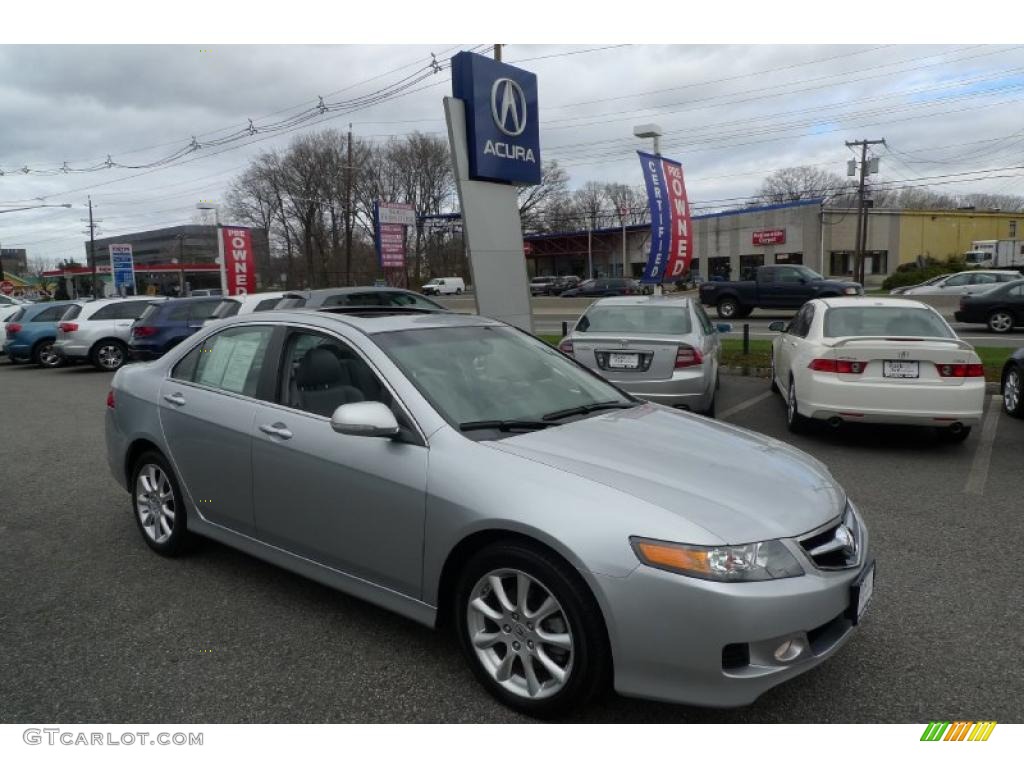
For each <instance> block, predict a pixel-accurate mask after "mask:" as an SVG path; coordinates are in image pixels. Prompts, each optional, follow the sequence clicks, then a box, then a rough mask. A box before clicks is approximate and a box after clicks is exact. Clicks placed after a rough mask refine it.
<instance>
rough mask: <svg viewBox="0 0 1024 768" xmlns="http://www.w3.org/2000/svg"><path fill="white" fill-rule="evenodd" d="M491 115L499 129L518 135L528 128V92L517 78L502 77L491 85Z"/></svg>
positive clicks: (507, 134) (508, 134) (509, 134)
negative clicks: (524, 90)
mask: <svg viewBox="0 0 1024 768" xmlns="http://www.w3.org/2000/svg"><path fill="white" fill-rule="evenodd" d="M491 115H492V116H493V117H494V124H495V125H497V126H498V130H499V131H501V132H502V133H504V134H505V135H506V136H518V135H519V134H521V133H522V132H523V131H525V130H526V94H524V93H523V89H522V87H521V86H520V85H519V83H517V82H516V81H515V80H512V79H511V78H508V77H501V78H498V79H497V80H495V81H494V85H493V86H491Z"/></svg>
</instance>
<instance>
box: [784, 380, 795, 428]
mask: <svg viewBox="0 0 1024 768" xmlns="http://www.w3.org/2000/svg"><path fill="white" fill-rule="evenodd" d="M786 420H787V421H788V422H789V423H790V424H792V423H794V422H795V421H796V386H795V385H794V384H793V382H792V381H791V382H789V393H788V397H786Z"/></svg>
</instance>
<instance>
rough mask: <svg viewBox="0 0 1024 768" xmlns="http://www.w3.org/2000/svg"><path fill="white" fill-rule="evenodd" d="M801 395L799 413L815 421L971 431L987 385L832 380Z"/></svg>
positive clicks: (820, 380)
mask: <svg viewBox="0 0 1024 768" xmlns="http://www.w3.org/2000/svg"><path fill="white" fill-rule="evenodd" d="M797 391H798V399H799V402H800V413H801V415H803V416H807V417H809V418H812V419H830V418H832V417H833V416H838V417H839V418H841V419H843V420H846V421H851V422H864V423H866V424H909V425H916V426H931V427H941V426H948V425H949V424H952V423H954V422H960V423H961V424H963V425H964V426H972V425H974V424H977V423H979V422H980V421H981V416H982V412H983V410H984V407H985V380H984V379H983V378H981V377H977V378H970V379H964V380H963V382H962V383H960V384H955V385H954V384H928V383H916V384H913V385H909V384H906V383H894V384H881V383H879V384H870V385H866V384H863V383H858V382H855V381H843V380H841V379H839V378H837V377H836V376H835V375H833V374H825V375H820V376H812V377H810V380H809V381H808V383H806V384H804V386H802V387H801V388H800V389H798V390H797Z"/></svg>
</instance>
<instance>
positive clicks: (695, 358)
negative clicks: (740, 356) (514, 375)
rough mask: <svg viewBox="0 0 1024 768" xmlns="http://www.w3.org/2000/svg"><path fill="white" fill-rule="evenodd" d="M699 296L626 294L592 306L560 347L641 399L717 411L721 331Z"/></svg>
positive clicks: (707, 412) (723, 326)
mask: <svg viewBox="0 0 1024 768" xmlns="http://www.w3.org/2000/svg"><path fill="white" fill-rule="evenodd" d="M730 329H731V326H730V325H729V324H728V323H720V324H718V325H715V324H714V323H712V322H711V320H710V318H709V317H708V316H707V313H706V312H705V311H704V307H702V306H701V305H700V302H696V301H690V299H688V298H683V297H676V296H621V297H615V298H607V299H599V300H597V301H595V302H594V303H593V304H591V305H590V306H589V307H587V311H586V312H584V313H583V315H582V316H581V317H580V319H579V320H577V321H576V325H575V326H573V329H572V331H571V332H570V333H569V335H568V336H566V337H565V338H564V339H562V341H561V342H560V343H559V345H558V348H559V349H560V350H561V351H562V352H564V353H565V354H567V355H569V357H572V358H573V359H575V360H577V361H578V362H580V363H582V364H583V365H585V366H587V367H588V368H592V369H593V370H595V371H597V372H598V373H599V374H600V375H601V376H603V377H604V378H606V379H607V380H608V381H611V382H613V383H614V384H616V385H617V386H619V387H621V388H622V389H625V390H626V391H627V392H630V393H632V394H634V395H636V396H637V397H639V398H640V399H642V400H650V401H652V402H655V403H660V404H661V405H669V406H672V407H673V408H685V409H687V410H691V411H697V412H698V413H702V414H704V415H705V416H714V415H715V393H716V391H717V389H718V364H719V358H720V352H721V346H722V345H721V343H720V342H719V339H718V332H719V330H723V331H728V330H730Z"/></svg>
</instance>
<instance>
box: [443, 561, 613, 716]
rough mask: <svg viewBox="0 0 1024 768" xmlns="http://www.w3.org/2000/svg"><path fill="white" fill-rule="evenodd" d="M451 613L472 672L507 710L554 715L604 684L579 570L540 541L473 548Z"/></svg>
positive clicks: (596, 615)
mask: <svg viewBox="0 0 1024 768" xmlns="http://www.w3.org/2000/svg"><path fill="white" fill-rule="evenodd" d="M454 611H455V617H456V631H457V632H458V635H459V643H460V645H461V647H462V651H463V655H464V656H465V658H466V660H467V661H468V663H469V665H470V667H471V668H472V670H473V673H474V674H475V675H476V677H477V679H478V680H479V681H480V683H481V684H482V685H483V686H484V688H486V689H487V690H488V692H490V694H491V695H492V696H494V697H495V698H496V699H498V700H499V701H501V702H502V703H503V704H505V705H507V706H509V707H511V708H513V709H516V710H519V711H520V712H524V713H526V714H529V715H532V716H534V717H550V716H554V715H557V714H559V713H562V712H565V711H566V710H569V709H571V708H574V707H578V706H580V705H582V704H584V703H586V702H587V701H589V700H590V699H591V698H593V697H594V696H595V695H596V694H597V693H598V692H599V691H601V690H602V689H603V688H604V687H605V686H606V685H607V680H608V673H609V671H610V664H609V660H610V652H609V649H608V641H607V636H606V633H605V628H604V622H603V620H602V618H601V615H600V611H599V609H598V607H597V603H596V602H595V600H594V598H593V596H592V595H591V593H590V591H589V589H588V588H587V586H586V584H585V583H584V582H583V580H582V579H581V578H580V576H579V574H577V573H576V572H575V571H573V570H572V569H571V568H570V567H569V566H568V565H567V564H565V563H564V562H563V561H561V560H560V559H559V558H557V557H556V556H553V555H551V554H549V553H547V552H545V551H543V550H542V549H540V548H539V547H538V548H534V547H532V546H530V545H528V544H522V543H519V542H514V541H510V542H498V543H495V544H491V545H489V546H487V547H485V548H484V549H482V550H480V551H479V552H477V553H476V554H475V555H474V556H473V557H472V558H470V560H469V562H468V563H467V564H466V566H465V568H464V569H463V571H462V575H461V577H460V579H459V583H458V588H457V590H456V595H455V606H454Z"/></svg>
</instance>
